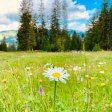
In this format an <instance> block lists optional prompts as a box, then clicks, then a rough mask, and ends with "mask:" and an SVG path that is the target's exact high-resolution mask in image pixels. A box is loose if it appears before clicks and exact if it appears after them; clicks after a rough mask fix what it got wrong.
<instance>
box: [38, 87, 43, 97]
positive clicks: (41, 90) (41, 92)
mask: <svg viewBox="0 0 112 112" xmlns="http://www.w3.org/2000/svg"><path fill="white" fill-rule="evenodd" d="M39 94H40V95H43V88H42V86H40V87H39Z"/></svg>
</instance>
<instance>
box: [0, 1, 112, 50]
mask: <svg viewBox="0 0 112 112" xmlns="http://www.w3.org/2000/svg"><path fill="white" fill-rule="evenodd" d="M44 9H45V6H44V3H43V0H40V5H39V6H38V9H37V10H38V14H34V13H33V2H32V0H22V2H21V8H20V13H19V14H20V27H19V29H18V33H17V41H18V48H17V50H19V51H27V50H30V51H31V50H43V51H52V52H55V51H70V50H75V51H78V50H82V49H83V47H82V46H83V45H84V47H85V50H88V51H99V50H112V5H110V4H109V1H108V0H103V3H102V9H101V10H100V11H99V12H96V14H95V15H94V17H93V18H92V20H91V23H90V25H89V29H88V31H87V32H86V35H82V37H83V38H81V35H79V34H78V33H77V32H76V31H74V33H73V34H72V35H69V33H68V29H67V21H68V20H67V18H68V15H69V14H68V13H67V9H68V7H67V2H66V0H61V1H60V0H53V4H52V10H51V13H50V15H49V16H50V17H49V18H47V17H46V16H45V14H44ZM74 13H75V12H74ZM47 19H49V21H47ZM37 21H38V22H37ZM48 24H49V26H50V27H49V28H48V27H47V25H48ZM4 46H5V47H4ZM10 49H11V50H15V48H14V46H10ZM0 50H2V51H7V46H6V43H5V39H4V40H3V41H2V42H1V44H0Z"/></svg>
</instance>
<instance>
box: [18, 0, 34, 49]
mask: <svg viewBox="0 0 112 112" xmlns="http://www.w3.org/2000/svg"><path fill="white" fill-rule="evenodd" d="M20 18H21V20H20V23H21V26H20V28H19V30H18V33H17V37H18V49H19V50H31V49H32V48H33V47H34V46H35V42H36V39H35V34H34V29H33V28H32V24H31V22H32V1H31V0H23V1H22V3H21V10H20Z"/></svg>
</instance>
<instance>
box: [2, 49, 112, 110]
mask: <svg viewBox="0 0 112 112" xmlns="http://www.w3.org/2000/svg"><path fill="white" fill-rule="evenodd" d="M86 60H87V63H86V64H85V54H84V52H68V53H46V52H41V53H38V52H15V53H2V52H1V53H0V90H1V91H0V112H53V105H54V104H53V103H54V102H53V99H54V83H53V82H52V81H49V79H46V78H44V76H43V75H42V73H43V71H44V70H45V69H47V68H48V67H50V66H52V65H54V66H59V67H64V68H65V69H66V70H67V71H68V73H69V74H70V75H71V76H70V77H69V80H68V81H67V83H66V84H63V83H61V82H58V83H57V88H56V100H55V107H56V112H111V111H112V109H111V106H110V104H111V103H112V52H106V51H101V52H86ZM26 67H30V70H27V69H26ZM85 67H87V68H86V69H85ZM102 71H103V72H102ZM40 79H41V80H42V84H40V82H39V80H40ZM40 86H42V88H43V95H40V94H39V87H40Z"/></svg>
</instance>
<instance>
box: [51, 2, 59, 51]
mask: <svg viewBox="0 0 112 112" xmlns="http://www.w3.org/2000/svg"><path fill="white" fill-rule="evenodd" d="M59 20H60V1H59V0H54V2H53V6H52V15H51V35H50V39H49V41H50V44H51V47H52V50H53V51H55V50H58V49H57V40H58V38H60V23H59Z"/></svg>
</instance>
